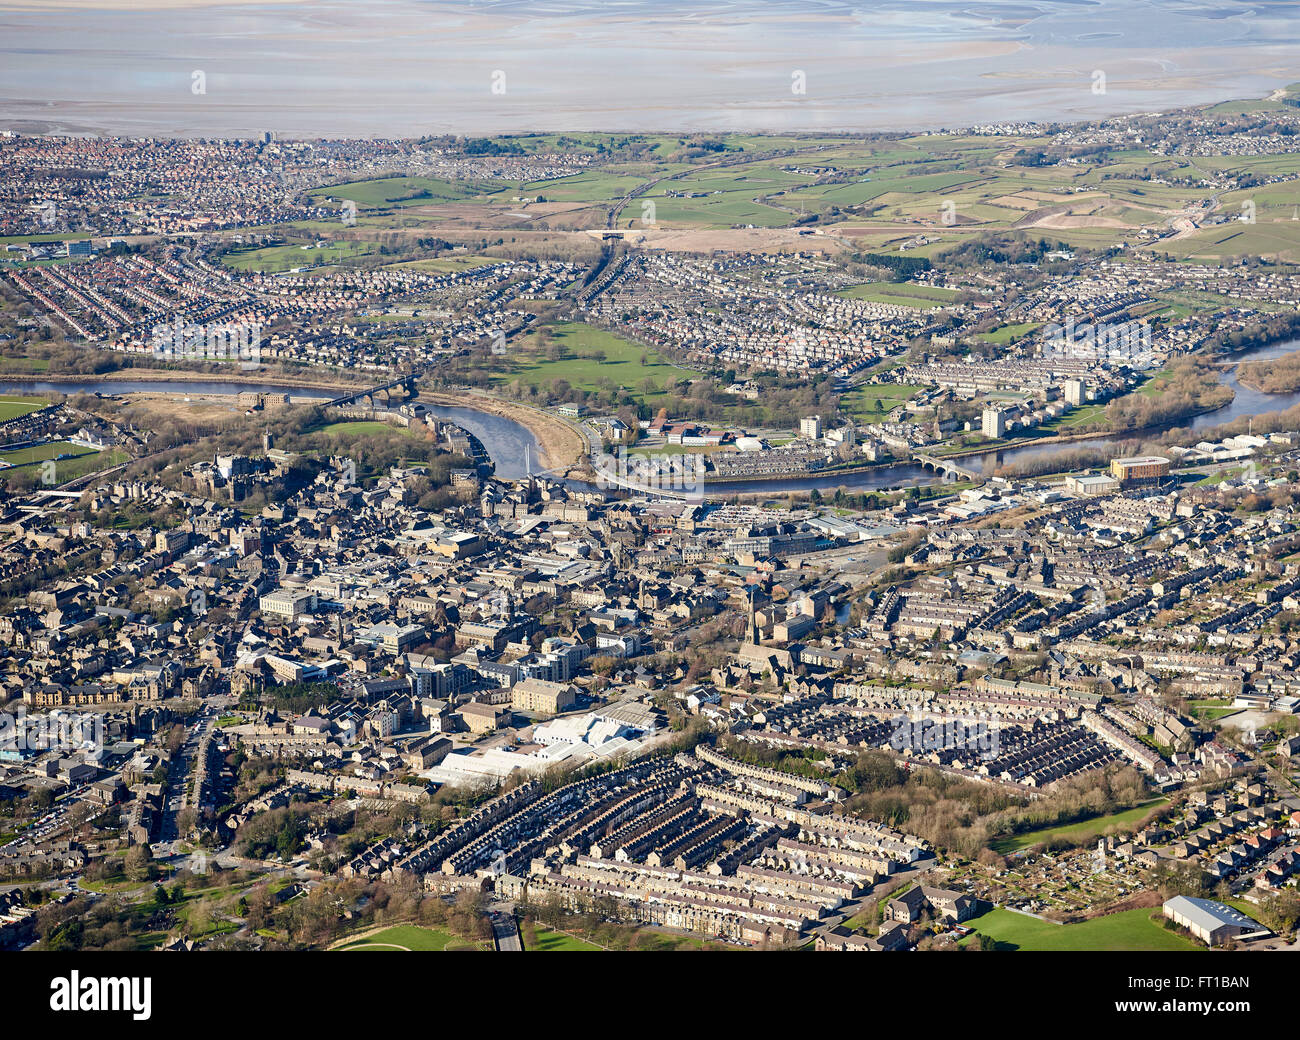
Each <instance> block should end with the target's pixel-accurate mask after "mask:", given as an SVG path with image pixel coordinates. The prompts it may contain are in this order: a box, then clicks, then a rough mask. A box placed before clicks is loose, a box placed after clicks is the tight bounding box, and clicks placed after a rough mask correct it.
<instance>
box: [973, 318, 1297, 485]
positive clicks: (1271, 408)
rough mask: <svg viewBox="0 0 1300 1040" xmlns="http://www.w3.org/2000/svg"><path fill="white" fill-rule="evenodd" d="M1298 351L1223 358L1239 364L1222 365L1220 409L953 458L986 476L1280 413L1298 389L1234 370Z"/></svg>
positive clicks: (1274, 349) (1272, 349)
mask: <svg viewBox="0 0 1300 1040" xmlns="http://www.w3.org/2000/svg"><path fill="white" fill-rule="evenodd" d="M1298 351H1300V340H1298V339H1291V340H1286V341H1284V342H1281V343H1273V344H1270V345H1269V346H1266V347H1255V348H1254V349H1252V350H1244V351H1242V352H1241V353H1240V354H1234V355H1232V356H1231V357H1230V358H1223V359H1222V360H1225V361H1235V362H1238V364H1236V365H1234V366H1233V367H1232V368H1225V369H1223V370H1222V374H1221V375H1220V376H1219V382H1220V383H1222V384H1223V385H1224V386H1228V387H1231V388H1232V390H1233V392H1234V393H1235V394H1236V396H1235V397H1234V398H1233V399H1232V400H1231V401H1230V402H1229V403H1228V404H1225V405H1224V406H1223V407H1222V408H1216V409H1215V410H1214V411H1212V412H1205V413H1203V414H1201V415H1197V416H1194V417H1193V418H1191V419H1187V420H1183V421H1180V422H1176V423H1169V424H1166V425H1164V426H1160V427H1155V428H1152V429H1147V430H1134V431H1130V432H1127V433H1116V434H1099V435H1098V436H1096V437H1088V438H1084V439H1082V440H1076V441H1065V442H1055V441H1050V440H1049V441H1045V442H1043V443H1041V444H1025V445H1021V446H1020V447H1016V448H1004V449H1001V450H994V451H986V452H980V453H978V454H974V455H966V456H963V457H962V458H960V459H955V460H954V461H955V462H957V463H958V464H959V465H961V466H964V467H966V468H967V469H972V470H975V471H977V472H979V473H982V474H983V475H984V476H986V477H991V476H992V475H993V474H994V473H995V472H997V470H998V469H999V468H1000V467H1002V466H1006V465H1009V464H1012V463H1017V462H1031V461H1037V460H1039V459H1050V458H1053V457H1054V456H1058V455H1062V456H1063V455H1068V454H1070V453H1072V452H1076V451H1079V450H1086V449H1089V448H1105V447H1109V446H1111V445H1113V444H1114V443H1115V442H1117V441H1131V440H1138V441H1140V440H1146V439H1150V438H1151V437H1153V436H1155V435H1158V434H1160V433H1163V432H1164V431H1165V430H1169V429H1173V428H1175V427H1178V428H1182V429H1191V430H1210V429H1213V428H1214V427H1216V426H1223V425H1224V424H1226V423H1230V422H1234V421H1235V420H1237V419H1242V418H1245V417H1246V416H1251V415H1263V414H1264V413H1265V412H1282V411H1286V409H1288V408H1291V407H1293V406H1295V405H1297V404H1300V390H1294V391H1291V392H1289V393H1281V394H1266V393H1263V392H1261V391H1259V390H1252V389H1251V388H1250V387H1248V386H1242V385H1241V383H1239V382H1238V381H1237V372H1238V371H1239V370H1240V367H1241V365H1240V362H1243V361H1266V360H1269V359H1270V358H1278V357H1283V356H1285V355H1287V354H1294V353H1296V352H1298Z"/></svg>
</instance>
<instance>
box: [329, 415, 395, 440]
mask: <svg viewBox="0 0 1300 1040" xmlns="http://www.w3.org/2000/svg"><path fill="white" fill-rule="evenodd" d="M321 433H327V434H329V435H330V436H331V437H369V436H373V435H375V434H381V435H382V434H387V433H400V434H402V435H403V436H410V433H411V431H410V430H409V429H407V428H406V427H403V426H391V425H389V424H388V423H386V422H378V421H374V422H372V421H370V420H366V419H357V420H355V421H352V422H336V423H330V424H329V425H328V426H322V427H321Z"/></svg>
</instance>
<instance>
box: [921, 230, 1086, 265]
mask: <svg viewBox="0 0 1300 1040" xmlns="http://www.w3.org/2000/svg"><path fill="white" fill-rule="evenodd" d="M1064 248H1066V247H1065V246H1063V245H1062V244H1061V243H1060V242H1049V241H1048V240H1047V239H1045V238H1039V239H1032V238H1030V237H1029V236H1028V235H1024V234H1021V233H1019V232H1012V233H1007V234H988V235H980V236H978V237H976V238H971V239H968V240H967V241H965V242H962V243H961V245H958V246H954V247H953V248H952V249H948V250H945V251H944V253H943V254H942V260H943V264H944V266H945V267H956V268H970V267H985V266H987V265H988V264H1036V263H1039V262H1040V261H1042V259H1043V258H1044V257H1045V256H1046V255H1047V254H1048V253H1051V252H1053V251H1055V250H1058V249H1064Z"/></svg>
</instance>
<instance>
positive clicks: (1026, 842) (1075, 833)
mask: <svg viewBox="0 0 1300 1040" xmlns="http://www.w3.org/2000/svg"><path fill="white" fill-rule="evenodd" d="M1168 801H1169V799H1168V798H1155V799H1152V800H1151V801H1149V802H1143V803H1142V804H1141V805H1138V806H1135V807H1134V808H1132V809H1125V810H1123V811H1122V812H1117V813H1111V814H1110V815H1109V816H1094V817H1092V818H1091V819H1087V820H1079V821H1077V822H1075V823H1065V824H1061V825H1059V826H1056V827H1042V828H1040V829H1038V830H1036V831H1025V832H1024V833H1022V834H1009V835H1006V836H1005V837H1001V838H998V839H997V840H996V841H994V842H993V851H994V852H1000V853H1002V854H1003V855H1004V856H1005V855H1006V854H1007V853H1008V852H1019V851H1020V850H1021V849H1027V848H1029V847H1030V846H1031V845H1037V844H1038V843H1039V842H1048V841H1051V840H1052V839H1053V838H1069V839H1070V840H1071V841H1077V842H1079V843H1080V844H1083V843H1084V842H1086V841H1087V839H1089V838H1092V837H1096V836H1097V835H1100V834H1102V833H1103V832H1105V830H1106V829H1107V828H1108V827H1123V826H1126V825H1128V824H1135V823H1137V822H1138V821H1139V820H1142V819H1144V818H1145V817H1147V816H1149V815H1151V813H1152V812H1153V811H1154V810H1156V809H1158V808H1159V807H1160V806H1162V805H1164V804H1166V803H1167V802H1168Z"/></svg>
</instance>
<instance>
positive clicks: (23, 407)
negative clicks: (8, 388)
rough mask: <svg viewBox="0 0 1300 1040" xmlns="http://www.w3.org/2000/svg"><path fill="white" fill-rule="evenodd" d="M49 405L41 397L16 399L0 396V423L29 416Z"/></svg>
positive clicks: (9, 396)
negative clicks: (21, 416)
mask: <svg viewBox="0 0 1300 1040" xmlns="http://www.w3.org/2000/svg"><path fill="white" fill-rule="evenodd" d="M49 403H50V402H49V401H47V400H46V399H45V398H43V397H16V396H11V395H5V394H0V422H8V421H9V420H10V419H17V418H18V417H19V416H20V415H30V414H31V413H32V412H34V411H36V410H37V409H39V408H44V407H45V406H46V405H47V404H49Z"/></svg>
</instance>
